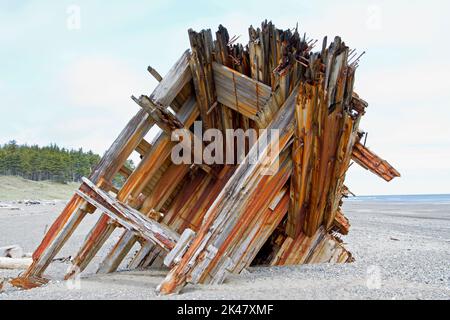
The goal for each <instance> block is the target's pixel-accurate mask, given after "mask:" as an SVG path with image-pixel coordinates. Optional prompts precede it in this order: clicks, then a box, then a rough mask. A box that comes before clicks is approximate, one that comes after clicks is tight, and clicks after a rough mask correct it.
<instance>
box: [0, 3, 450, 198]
mask: <svg viewBox="0 0 450 320" xmlns="http://www.w3.org/2000/svg"><path fill="white" fill-rule="evenodd" d="M213 2H214V1H100V0H97V1H93V0H88V1H76V0H75V1H61V0H58V1H56V0H55V1H32V0H30V1H8V0H0V119H1V122H0V143H5V142H7V141H9V140H12V139H15V140H17V141H18V142H19V143H29V144H34V143H36V144H40V145H47V144H49V143H50V142H55V143H57V144H59V145H61V146H66V147H83V148H85V149H92V150H93V151H95V152H97V153H100V154H102V153H103V152H104V151H105V150H106V149H107V148H108V147H109V146H110V144H111V143H112V141H113V140H114V139H115V137H116V136H117V135H118V133H119V132H120V130H121V129H122V128H123V127H124V125H125V124H126V122H127V121H128V120H129V118H130V117H131V116H132V115H133V114H134V113H136V111H137V110H138V107H137V106H136V105H135V103H134V102H132V101H131V100H130V98H129V97H130V96H131V95H132V94H134V95H139V94H144V93H146V94H149V93H150V92H151V91H152V89H153V88H154V87H155V85H156V82H155V81H154V80H153V79H152V78H151V77H150V76H149V74H148V73H147V71H146V67H147V66H148V65H152V66H153V67H154V68H156V69H157V70H158V71H159V72H160V73H161V74H165V72H167V71H168V69H169V68H170V67H171V65H172V64H173V63H174V62H175V60H176V59H177V58H178V57H179V56H180V55H181V53H182V52H183V51H184V50H185V49H186V48H188V46H189V42H188V37H187V29H188V28H194V29H196V30H200V29H202V28H211V29H213V31H215V30H216V29H217V27H218V25H219V24H220V23H221V24H223V25H224V26H226V27H227V28H228V30H229V32H230V34H231V35H242V37H241V39H240V41H242V42H247V39H248V36H247V33H248V32H247V29H248V26H249V25H250V24H253V25H259V24H260V23H261V21H262V20H263V19H270V20H272V21H273V22H274V23H275V24H276V26H277V27H279V28H289V27H295V25H296V23H297V22H298V23H299V29H300V32H302V33H303V32H306V33H307V34H308V35H309V37H312V38H316V39H322V38H323V36H325V35H328V36H331V37H333V36H335V35H340V36H341V37H342V38H343V39H344V41H345V42H346V44H347V45H349V46H350V47H351V48H356V49H357V50H358V51H359V52H362V51H364V50H365V51H367V54H366V55H365V56H364V58H363V59H362V61H361V63H360V67H359V69H358V73H357V78H356V90H357V92H358V93H359V94H360V96H361V97H363V98H364V99H366V100H367V101H368V102H369V104H370V105H369V109H368V112H367V114H366V116H365V117H364V118H363V120H362V123H361V127H362V129H364V130H365V131H368V132H369V136H368V141H367V145H368V146H369V147H370V148H371V149H373V150H374V151H375V152H377V153H378V154H379V155H381V156H382V157H384V158H386V159H387V160H388V161H389V162H390V163H391V164H393V165H394V166H395V167H396V168H397V169H398V170H399V171H400V172H401V173H402V175H403V176H402V178H400V179H398V180H396V181H393V182H391V183H386V182H384V181H382V180H380V179H379V178H378V177H375V176H373V175H372V174H370V173H368V172H367V171H365V170H363V169H361V168H359V167H358V166H357V165H354V166H352V167H351V169H350V172H349V174H348V178H347V183H346V184H347V185H348V186H349V187H350V189H351V190H352V191H353V192H355V193H357V194H360V195H363V194H365V195H370V194H423V193H450V187H449V186H450V128H449V127H450V125H449V124H448V121H449V119H450V106H449V101H450V90H449V84H448V83H449V80H448V75H449V74H450V67H449V65H450V62H449V58H448V52H449V49H450V45H449V41H448V33H449V31H450V23H449V19H448V13H449V12H450V10H449V9H450V4H449V2H448V1H444V0H443V1H430V0H429V1H413V0H411V1H398V0H397V1H392V0H391V1H375V0H372V1H361V0H359V1H293V0H283V1H280V2H277V1H273V0H270V1H263V0H258V1H247V0H246V1H242V0H240V1H216V3H215V4H214V3H213ZM78 9H79V10H80V28H76V26H77V24H76V22H77V21H76V19H75V20H74V19H73V17H74V13H75V14H76V12H77V10H78Z"/></svg>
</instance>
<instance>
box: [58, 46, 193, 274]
mask: <svg viewBox="0 0 450 320" xmlns="http://www.w3.org/2000/svg"><path fill="white" fill-rule="evenodd" d="M190 79H192V76H191V73H190V69H189V53H188V52H185V53H184V54H183V55H182V56H181V58H180V59H179V60H178V61H177V62H176V63H175V65H174V66H173V67H172V68H171V69H170V71H169V72H168V74H167V75H166V77H165V81H164V82H163V81H162V82H160V83H159V85H158V86H157V87H156V89H155V90H154V92H153V94H152V95H151V96H150V97H153V99H154V101H156V102H157V103H160V104H163V105H170V103H171V101H172V100H173V97H176V96H177V95H178V94H179V92H180V90H182V89H183V87H184V86H185V84H186V83H188V82H189V81H190ZM184 107H185V108H184V109H183V110H180V114H184V115H186V116H187V117H186V121H185V122H186V123H188V122H189V121H192V122H191V123H193V121H194V120H195V118H197V116H198V113H197V114H195V110H196V108H195V101H193V100H192V99H191V100H189V101H187V102H186V103H185V105H184ZM192 111H194V113H193V112H192ZM197 112H198V111H197ZM180 114H179V115H180ZM138 115H139V116H140V117H143V118H144V119H146V121H147V119H151V125H153V124H154V121H153V119H152V118H151V117H150V116H149V115H148V113H147V112H146V111H145V110H143V109H141V110H140V111H139V112H138ZM135 118H136V117H135ZM131 126H132V124H131V122H130V124H129V125H128V127H131ZM128 127H127V128H128ZM134 129H135V130H137V131H138V132H142V133H143V134H142V135H141V137H140V138H139V139H136V140H135V139H131V138H129V140H130V141H128V143H129V145H130V146H132V149H131V150H130V151H129V153H128V154H127V157H126V158H128V156H129V154H131V152H132V150H134V149H136V147H137V145H139V143H140V142H141V141H142V138H143V137H144V136H145V134H147V132H148V130H149V129H150V126H149V127H148V128H146V130H142V129H141V130H138V129H139V127H137V128H134ZM123 136H124V138H126V137H125V135H123ZM168 140H169V139H168V138H167V137H166V136H163V137H162V138H161V139H158V140H157V143H156V144H155V145H154V146H152V148H151V150H150V152H147V153H146V155H145V157H144V158H143V159H142V161H141V163H140V164H139V166H138V168H137V169H136V170H138V169H139V168H143V169H146V168H147V167H148V166H149V162H152V161H150V160H151V159H155V156H156V155H158V154H159V155H161V152H162V153H164V152H163V151H164V150H165V149H169V148H167V145H166V144H167V143H168V142H169V141H168ZM113 147H114V145H113ZM161 149H163V150H161ZM166 153H167V154H168V151H166ZM166 156H167V155H166ZM108 157H109V156H108ZM119 158H120V157H119ZM126 158H125V159H124V160H123V162H122V165H123V163H124V162H125V160H126ZM161 161H163V160H161V159H159V160H158V161H157V163H156V164H155V166H154V167H153V169H152V171H153V172H156V170H157V168H158V167H159V165H161V163H162V162H161ZM136 170H135V172H133V174H132V175H131V176H130V178H129V179H128V180H127V181H126V183H125V185H124V186H123V187H122V189H121V190H120V192H119V194H118V196H117V197H118V199H119V200H120V201H126V199H127V198H128V197H129V196H130V194H131V193H132V191H134V190H135V189H136V188H138V187H139V190H136V193H135V194H134V196H135V199H137V196H139V194H140V193H141V191H142V190H143V188H145V186H146V183H148V181H149V179H150V178H151V175H149V176H147V177H148V179H147V180H146V181H144V182H142V183H143V185H142V184H140V183H137V181H136V178H137V177H138V173H137V172H136ZM139 170H142V169H139ZM99 174H100V173H99ZM91 178H92V177H91ZM90 180H91V181H93V180H92V179H90ZM139 182H141V181H139ZM114 228H115V227H114V226H112V225H111V224H110V223H109V218H108V217H107V216H105V215H103V216H102V217H101V219H100V220H99V221H98V222H97V224H96V225H95V226H94V227H93V229H92V230H91V232H90V233H89V235H88V237H87V239H86V241H85V243H84V244H83V245H82V247H81V249H80V251H79V252H78V254H77V255H76V256H75V258H74V259H73V266H72V268H71V270H69V272H68V273H67V274H66V276H65V278H66V279H67V278H70V277H72V276H73V275H75V274H76V273H77V272H81V271H83V270H84V268H85V267H86V265H87V264H89V262H90V261H91V260H92V258H93V257H94V256H95V254H96V253H97V252H98V250H99V249H100V248H101V246H102V245H103V244H104V242H105V241H106V240H107V239H108V237H109V236H110V235H111V233H112V231H113V230H114Z"/></svg>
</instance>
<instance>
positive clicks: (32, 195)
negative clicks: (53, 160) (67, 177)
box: [0, 176, 79, 201]
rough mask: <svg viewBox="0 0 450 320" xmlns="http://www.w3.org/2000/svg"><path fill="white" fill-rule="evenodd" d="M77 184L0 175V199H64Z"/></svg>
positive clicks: (70, 194) (71, 192) (68, 196)
mask: <svg viewBox="0 0 450 320" xmlns="http://www.w3.org/2000/svg"><path fill="white" fill-rule="evenodd" d="M78 186H79V184H78V183H68V184H61V183H55V182H50V181H40V182H36V181H31V180H26V179H23V178H21V177H10V176H6V177H5V176H0V200H3V201H14V200H66V199H69V198H70V197H71V196H72V194H73V193H74V191H75V190H76V189H77V188H78Z"/></svg>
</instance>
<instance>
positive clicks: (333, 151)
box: [11, 21, 400, 294]
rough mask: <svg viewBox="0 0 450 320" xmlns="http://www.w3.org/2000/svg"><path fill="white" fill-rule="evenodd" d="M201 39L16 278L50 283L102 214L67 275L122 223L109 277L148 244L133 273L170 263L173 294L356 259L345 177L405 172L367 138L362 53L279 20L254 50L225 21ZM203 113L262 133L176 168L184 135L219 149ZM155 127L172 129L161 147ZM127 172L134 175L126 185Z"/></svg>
mask: <svg viewBox="0 0 450 320" xmlns="http://www.w3.org/2000/svg"><path fill="white" fill-rule="evenodd" d="M188 34H189V39H190V44H191V49H190V50H187V51H186V52H184V53H183V54H182V56H181V57H180V59H179V60H178V61H177V62H176V63H175V64H174V66H173V67H172V68H171V69H170V71H169V72H168V74H167V75H166V76H165V77H161V76H160V75H159V73H158V72H157V71H156V70H155V69H153V68H152V67H148V71H149V72H150V74H151V75H153V76H154V77H155V78H156V79H157V80H158V81H159V85H158V86H157V87H156V88H155V90H154V91H153V93H152V94H150V95H149V96H146V95H142V96H140V97H139V98H135V97H134V96H133V97H132V98H133V100H134V101H135V102H136V103H137V105H138V106H139V107H141V108H140V110H139V111H138V112H137V114H136V115H135V116H134V117H133V118H132V119H131V120H130V122H129V123H128V124H127V126H126V127H125V129H124V130H123V131H122V132H121V133H120V135H119V137H118V138H117V139H116V140H115V141H114V143H113V144H112V146H111V147H110V149H109V150H108V151H107V152H106V153H105V155H104V157H103V158H102V160H101V161H100V163H99V164H98V166H97V167H96V168H95V170H94V171H93V173H92V174H91V176H90V177H89V178H84V179H83V183H82V185H81V186H80V188H79V190H78V191H77V192H76V193H75V194H74V196H73V197H72V199H71V200H70V201H69V202H68V204H67V206H66V207H65V209H64V210H63V211H62V212H61V214H60V216H59V217H58V218H57V219H56V221H55V222H54V224H53V225H52V226H51V227H50V228H49V230H48V232H47V234H46V235H45V237H44V239H43V240H42V243H41V244H40V246H39V247H38V248H37V249H36V251H35V252H34V254H33V262H32V264H31V266H30V267H29V268H28V270H27V271H26V272H25V273H24V274H22V275H21V276H20V277H18V278H16V279H13V280H12V281H11V284H13V285H15V286H17V287H21V288H33V287H36V286H40V285H43V284H45V283H47V280H46V279H45V277H44V276H43V274H44V272H45V270H46V269H47V267H48V266H49V264H50V263H51V262H52V260H53V259H54V257H55V255H56V254H57V253H58V252H59V251H60V250H61V248H62V247H63V246H64V244H65V243H66V242H67V240H68V239H69V238H70V237H71V235H72V234H73V232H74V230H75V229H76V228H77V227H78V226H79V224H80V223H81V222H82V220H83V218H84V217H85V216H86V215H87V214H97V215H98V221H97V223H96V224H95V225H94V226H93V228H92V230H91V231H90V232H89V234H88V235H87V237H86V239H85V241H84V243H81V248H80V250H79V252H78V253H75V254H74V255H73V257H74V258H73V259H72V266H71V268H70V270H69V271H68V273H67V274H66V276H65V278H66V279H70V278H71V277H74V276H75V275H77V274H78V273H79V272H82V271H83V270H84V269H85V268H86V266H87V265H88V264H89V263H91V261H92V259H93V258H94V257H95V256H96V255H98V254H100V253H99V252H100V250H101V249H102V247H103V246H104V244H105V242H106V240H108V238H109V237H110V236H111V235H112V233H113V231H114V230H115V229H117V228H120V229H122V234H121V236H120V238H119V239H118V240H117V243H116V244H115V245H114V246H113V247H112V248H110V249H109V252H106V255H102V256H104V259H103V261H102V262H101V263H100V266H99V267H98V271H97V272H99V273H109V272H114V271H116V270H117V268H118V267H119V266H120V265H121V263H122V262H123V261H124V260H125V259H126V257H127V256H129V254H132V253H130V251H131V250H132V248H134V247H135V245H139V249H138V251H137V252H135V253H134V255H132V257H131V259H128V260H130V261H129V264H128V268H129V269H134V268H161V267H166V268H168V274H167V276H166V278H165V279H164V281H163V282H162V283H161V284H160V285H159V286H158V291H159V292H160V293H161V294H171V293H177V292H179V291H180V290H181V289H182V288H183V287H184V286H185V285H186V284H187V283H193V284H195V283H221V282H223V281H224V280H225V279H226V277H227V276H228V275H229V274H231V273H237V274H238V273H240V272H241V271H243V270H244V269H245V268H247V267H249V266H252V265H272V266H282V265H292V264H305V263H326V262H331V263H345V262H350V261H353V258H352V255H351V253H350V252H348V251H347V250H346V249H345V247H344V246H343V242H342V240H340V237H339V236H338V234H341V235H346V234H347V233H348V232H349V229H350V222H349V221H348V219H347V218H346V217H345V216H344V213H343V212H342V209H341V205H342V198H343V197H347V196H348V195H349V194H350V191H349V190H348V188H347V187H346V186H345V185H344V180H345V174H346V172H347V170H348V168H349V166H350V165H351V162H352V160H353V161H354V162H355V163H357V164H359V165H361V166H362V167H363V168H364V169H367V170H369V171H371V172H372V173H374V174H376V175H378V176H380V177H381V178H383V179H385V180H386V181H390V180H392V179H393V178H395V177H399V176H400V174H399V173H398V172H397V171H396V170H395V169H394V168H393V167H392V166H391V165H390V164H389V163H388V162H386V161H385V160H383V159H381V158H380V157H379V156H377V155H376V154H375V153H373V152H372V151H370V150H369V149H368V148H366V147H365V144H364V143H363V142H362V140H363V139H362V138H363V137H364V133H363V131H361V130H360V129H359V123H360V120H361V117H362V116H363V115H364V114H365V111H366V108H367V106H368V104H367V103H366V102H365V101H364V100H363V99H361V98H360V97H359V96H358V95H357V94H356V93H355V92H354V91H353V84H354V81H355V72H356V69H357V67H358V63H359V58H360V55H359V56H358V55H357V54H356V53H355V50H350V49H349V47H347V46H346V45H345V43H344V42H343V41H342V40H341V39H340V38H339V37H336V38H335V39H334V40H333V41H332V42H331V43H328V40H327V38H325V39H324V40H323V42H322V46H321V48H319V50H318V51H314V48H315V46H316V44H317V41H314V40H312V39H308V38H307V37H306V35H305V36H300V34H299V32H298V30H297V29H295V30H285V31H284V30H279V29H276V28H275V26H274V25H273V24H272V23H271V22H267V21H266V22H263V23H262V25H261V28H257V29H255V28H253V27H250V29H249V39H250V41H249V43H248V44H247V45H245V46H243V45H241V44H237V43H236V40H237V38H236V37H232V38H230V36H229V34H228V31H227V29H225V28H224V27H223V26H219V29H218V31H217V32H216V33H215V39H214V37H213V34H212V33H211V30H203V31H201V32H195V31H193V30H189V33H188ZM356 56H358V58H357V59H355V58H354V57H356ZM197 121H199V123H200V122H201V124H200V127H201V129H202V130H206V129H218V131H219V132H221V133H223V134H224V136H226V135H227V134H228V132H229V131H230V130H234V131H238V130H241V131H246V130H250V129H253V130H254V131H255V132H258V134H256V136H255V139H253V140H252V139H250V137H249V136H246V138H245V141H246V142H247V145H245V146H244V147H243V148H242V149H243V150H241V149H239V147H236V146H235V145H232V146H231V147H230V146H228V145H226V146H224V147H223V150H215V152H216V153H217V152H222V151H223V152H224V153H225V156H224V157H222V159H225V158H226V159H228V158H230V159H233V161H232V162H231V163H229V162H227V161H223V162H222V163H220V162H214V163H205V162H204V161H203V162H202V159H201V158H199V157H198V155H196V153H195V152H194V150H193V149H188V150H192V154H190V152H189V153H188V154H184V155H183V156H188V157H189V156H192V155H193V161H192V163H186V162H182V163H176V162H174V161H173V158H172V155H173V154H172V153H173V150H174V148H176V147H177V145H178V141H174V140H173V137H174V136H175V137H177V136H178V137H180V136H181V137H182V139H181V140H182V141H181V142H180V143H181V144H182V145H183V146H185V147H189V148H190V147H191V142H192V141H191V140H192V139H193V140H194V141H193V144H194V145H196V144H199V145H200V146H201V148H203V149H205V147H206V149H208V147H209V146H210V145H211V144H209V143H211V140H210V139H206V138H202V137H199V136H198V135H197V134H196V132H195V126H196V124H197ZM154 126H157V127H159V128H160V129H161V130H160V131H159V133H158V134H157V135H156V137H154V138H153V140H152V141H147V140H146V138H145V137H146V135H147V134H148V133H149V131H150V129H151V128H152V127H154ZM262 129H266V131H265V132H273V131H276V132H277V134H276V135H275V136H272V135H270V134H269V135H266V134H262V133H261V132H262V131H261V130H262ZM185 139H186V140H185ZM208 142H209V143H208ZM275 146H276V147H275ZM133 151H137V152H138V153H139V154H140V155H141V161H140V163H139V165H138V166H137V167H136V168H135V169H134V170H130V169H128V168H126V167H125V166H124V164H125V162H126V160H127V159H128V158H129V157H130V155H131V153H132V152H133ZM239 155H241V157H239ZM229 156H231V157H229ZM116 174H120V175H122V176H123V177H124V179H125V183H124V184H123V186H121V188H119V189H117V188H116V187H114V186H113V184H112V179H113V178H114V176H115V175H116Z"/></svg>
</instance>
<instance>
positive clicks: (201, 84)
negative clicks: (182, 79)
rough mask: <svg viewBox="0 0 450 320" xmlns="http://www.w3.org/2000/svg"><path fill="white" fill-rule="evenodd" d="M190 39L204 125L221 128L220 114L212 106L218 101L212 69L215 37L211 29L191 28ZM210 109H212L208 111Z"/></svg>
mask: <svg viewBox="0 0 450 320" xmlns="http://www.w3.org/2000/svg"><path fill="white" fill-rule="evenodd" d="M188 33H189V40H190V43H191V50H192V56H191V60H190V66H191V72H192V77H193V80H194V87H195V93H196V96H197V103H198V108H199V110H200V114H201V118H202V120H203V122H204V123H203V126H204V128H205V129H209V128H218V129H221V127H222V126H221V123H220V121H219V120H220V114H219V112H218V110H217V109H216V108H215V109H213V110H211V111H210V108H211V107H212V106H213V104H214V103H215V102H216V93H215V87H214V78H213V71H212V62H213V39H212V34H211V30H210V29H208V30H203V31H201V32H195V31H194V30H192V29H189V32H188ZM208 111H210V112H209V113H208Z"/></svg>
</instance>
